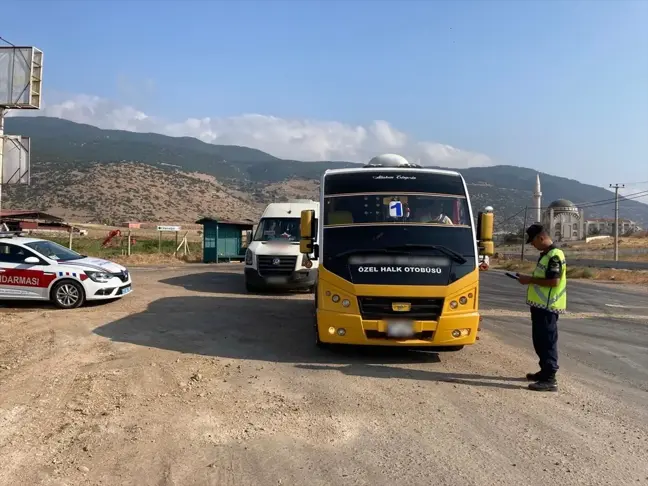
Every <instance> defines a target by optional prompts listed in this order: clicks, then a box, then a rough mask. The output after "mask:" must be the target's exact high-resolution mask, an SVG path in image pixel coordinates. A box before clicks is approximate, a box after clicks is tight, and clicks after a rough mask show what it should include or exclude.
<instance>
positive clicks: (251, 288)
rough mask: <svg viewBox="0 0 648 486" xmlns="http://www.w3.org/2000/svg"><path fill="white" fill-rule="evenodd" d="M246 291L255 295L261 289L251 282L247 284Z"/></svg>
mask: <svg viewBox="0 0 648 486" xmlns="http://www.w3.org/2000/svg"><path fill="white" fill-rule="evenodd" d="M245 290H246V291H247V292H248V293H250V294H253V293H256V292H258V291H259V287H257V286H256V285H252V284H251V283H249V282H245Z"/></svg>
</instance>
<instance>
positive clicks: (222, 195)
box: [3, 117, 648, 230]
mask: <svg viewBox="0 0 648 486" xmlns="http://www.w3.org/2000/svg"><path fill="white" fill-rule="evenodd" d="M6 132H7V133H9V134H21V135H26V136H30V137H32V185H31V186H30V187H20V186H7V187H6V188H5V194H4V197H3V199H4V201H3V205H4V207H12V208H30V209H31V208H39V209H49V210H50V211H52V212H54V213H56V214H59V215H63V216H65V217H66V218H78V219H83V220H106V219H110V220H124V219H136V220H157V221H161V220H169V219H173V220H177V219H178V218H179V217H182V218H183V219H184V220H191V219H194V218H196V217H199V216H204V215H210V216H218V217H221V218H231V219H243V218H252V219H254V218H256V217H257V216H258V214H259V213H260V211H261V210H262V208H263V206H264V205H265V204H267V203H268V202H271V201H283V200H287V199H289V198H295V197H299V198H303V197H309V198H310V197H317V194H318V191H319V179H320V177H321V175H322V173H323V172H324V170H326V169H329V168H337V167H340V168H341V167H353V166H358V164H353V163H350V162H330V161H323V162H308V163H306V162H300V161H294V160H282V159H278V158H276V157H274V156H272V155H270V154H267V153H265V152H262V151H260V150H256V149H251V148H248V147H238V146H226V145H214V144H209V143H204V142H201V141H200V140H197V139H194V138H189V137H168V136H165V135H160V134H153V133H135V132H128V131H121V130H102V129H99V128H96V127H93V126H90V125H83V124H78V123H73V122H70V121H67V120H61V119H58V118H47V117H11V118H8V119H7V120H6ZM461 173H462V174H463V176H464V177H465V179H466V182H467V183H468V185H469V190H470V194H471V198H472V202H473V205H474V206H475V208H482V207H484V206H486V205H491V206H493V207H494V208H495V210H496V222H497V223H498V229H500V230H508V229H513V228H519V227H520V226H521V224H522V215H521V214H520V215H518V216H517V217H512V216H513V215H515V214H516V213H520V212H521V211H523V209H524V207H525V206H527V205H531V204H532V190H533V187H534V184H535V178H536V174H537V172H536V171H533V170H531V169H525V168H521V167H514V166H494V167H479V168H471V169H465V170H462V171H461ZM540 178H541V182H542V192H543V204H544V205H547V204H548V203H549V202H551V201H553V200H555V199H560V198H566V199H569V200H571V201H573V202H574V203H576V204H581V203H586V202H593V201H603V202H605V204H601V205H597V206H595V207H591V208H587V209H586V217H588V218H590V217H612V216H613V215H614V204H613V197H614V195H613V193H612V192H610V191H608V190H606V189H603V188H600V187H596V186H592V185H587V184H581V183H580V182H578V181H575V180H572V179H566V178H563V177H557V176H553V175H549V174H544V173H540ZM621 216H622V217H626V218H630V219H633V220H636V221H639V222H642V223H646V222H648V205H645V204H641V203H639V202H637V201H632V200H628V201H622V202H621ZM502 223H504V224H502Z"/></svg>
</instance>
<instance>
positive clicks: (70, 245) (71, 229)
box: [68, 226, 74, 250]
mask: <svg viewBox="0 0 648 486" xmlns="http://www.w3.org/2000/svg"><path fill="white" fill-rule="evenodd" d="M73 234H74V226H70V235H69V240H68V248H69V249H70V250H71V249H72V235H73Z"/></svg>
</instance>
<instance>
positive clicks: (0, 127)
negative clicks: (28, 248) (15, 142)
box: [0, 106, 9, 231]
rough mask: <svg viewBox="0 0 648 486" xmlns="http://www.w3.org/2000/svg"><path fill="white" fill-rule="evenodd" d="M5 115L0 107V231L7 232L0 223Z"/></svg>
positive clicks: (4, 226) (0, 218) (3, 109)
mask: <svg viewBox="0 0 648 486" xmlns="http://www.w3.org/2000/svg"><path fill="white" fill-rule="evenodd" d="M6 113H7V110H5V108H4V106H0V231H2V229H3V228H4V229H5V230H8V229H9V228H7V226H6V225H5V224H4V223H3V222H2V181H3V179H4V175H3V174H4V172H3V170H4V166H3V162H4V121H5V114H6Z"/></svg>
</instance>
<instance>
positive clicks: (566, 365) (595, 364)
mask: <svg viewBox="0 0 648 486" xmlns="http://www.w3.org/2000/svg"><path fill="white" fill-rule="evenodd" d="M481 289H482V290H481V299H480V304H481V307H482V309H483V310H484V312H485V314H486V316H485V318H484V320H485V326H484V327H485V328H486V329H489V330H491V331H493V332H494V333H496V334H497V336H498V337H500V338H501V339H503V340H505V341H508V342H510V343H513V344H515V345H523V346H527V347H529V348H530V349H531V350H532V349H533V348H532V344H531V324H530V319H529V316H528V308H527V307H526V305H525V304H524V299H525V287H523V286H521V285H520V284H519V283H517V282H516V281H515V280H512V279H509V278H508V277H506V276H504V275H503V272H498V271H492V270H491V271H488V272H483V273H482V281H481ZM567 305H568V311H569V313H568V314H567V315H565V316H562V317H561V318H560V321H559V329H560V331H559V332H560V334H559V336H560V337H559V342H560V344H559V352H560V355H561V367H562V371H566V372H570V371H575V372H578V373H579V374H586V375H589V376H590V377H591V378H592V381H593V382H594V381H598V382H599V383H600V381H599V380H601V379H603V382H605V383H606V384H608V385H611V386H616V387H618V388H619V391H620V392H628V393H630V394H632V395H634V396H635V397H636V398H639V397H643V400H646V395H645V393H644V392H646V391H648V292H646V291H645V290H642V289H639V288H636V289H633V288H631V287H628V286H622V285H618V284H614V285H606V284H594V283H586V282H579V281H570V282H569V284H568V304H567ZM530 371H534V370H530Z"/></svg>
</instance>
